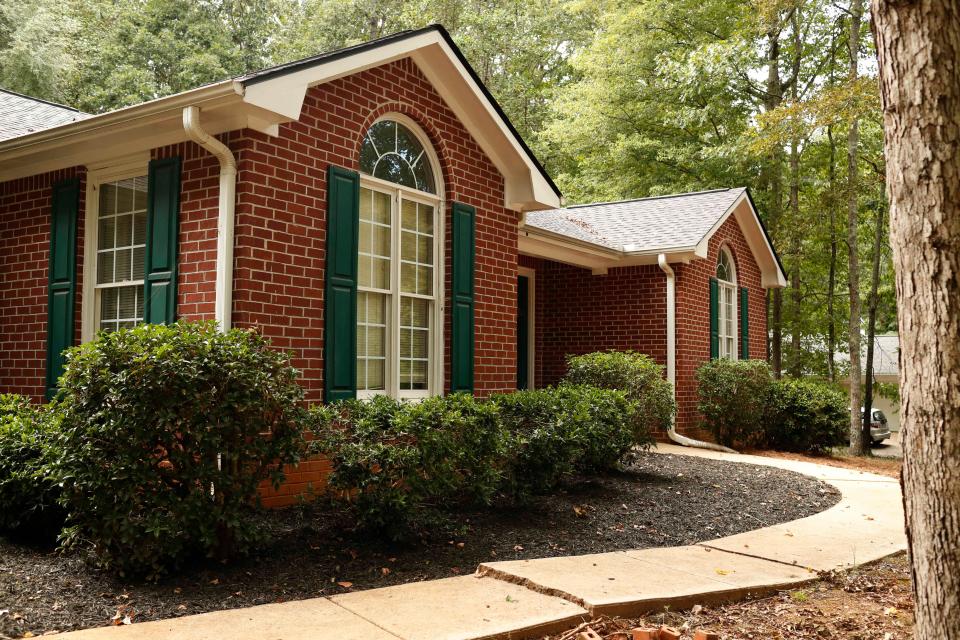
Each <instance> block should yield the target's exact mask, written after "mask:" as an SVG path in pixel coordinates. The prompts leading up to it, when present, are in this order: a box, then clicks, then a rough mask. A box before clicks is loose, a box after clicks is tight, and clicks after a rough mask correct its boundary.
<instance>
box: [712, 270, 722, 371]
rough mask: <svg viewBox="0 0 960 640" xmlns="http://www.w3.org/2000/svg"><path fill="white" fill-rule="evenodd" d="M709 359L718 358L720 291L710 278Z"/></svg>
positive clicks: (715, 281)
mask: <svg viewBox="0 0 960 640" xmlns="http://www.w3.org/2000/svg"><path fill="white" fill-rule="evenodd" d="M710 357H711V358H719V357H720V290H719V285H718V284H717V279H716V278H710Z"/></svg>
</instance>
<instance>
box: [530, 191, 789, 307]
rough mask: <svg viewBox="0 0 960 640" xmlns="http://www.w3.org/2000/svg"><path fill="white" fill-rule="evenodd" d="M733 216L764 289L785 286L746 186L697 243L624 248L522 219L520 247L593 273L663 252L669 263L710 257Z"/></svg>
mask: <svg viewBox="0 0 960 640" xmlns="http://www.w3.org/2000/svg"><path fill="white" fill-rule="evenodd" d="M730 216H734V217H735V218H736V220H737V224H739V225H740V229H741V231H742V233H743V235H744V238H745V239H746V241H747V245H748V246H749V247H750V251H751V252H752V253H753V256H754V259H755V260H756V261H757V265H758V266H759V267H760V284H761V286H763V288H765V289H775V288H782V287H785V286H786V284H787V280H786V276H785V275H784V272H783V267H782V266H781V265H780V259H779V257H778V256H777V254H776V252H775V251H774V249H773V244H772V243H771V242H770V237H769V235H768V234H767V231H766V229H765V228H764V226H763V223H762V222H761V220H760V216H759V215H758V214H757V210H756V208H755V207H754V205H753V199H752V198H751V197H750V192H749V191H747V190H744V192H743V195H741V196H740V197H738V198H737V199H736V200H735V201H734V202H733V204H732V205H730V207H728V208H727V210H726V211H725V212H724V214H723V215H722V216H720V218H719V219H718V220H717V222H716V223H715V224H714V225H713V227H712V228H711V229H710V230H709V231H708V232H707V233H706V234H705V235H704V236H703V238H701V240H700V241H699V242H698V243H697V244H695V245H691V246H682V247H657V248H639V247H634V246H631V245H626V246H624V247H622V248H621V249H613V248H610V247H605V246H603V245H599V244H593V243H590V242H585V241H583V240H578V239H575V238H571V237H569V236H565V235H563V234H559V233H554V232H551V231H547V230H546V229H541V228H539V227H531V226H527V225H525V224H523V223H522V222H521V226H520V235H519V242H518V245H519V247H518V248H519V251H520V253H522V254H524V255H528V256H532V257H535V258H545V259H547V260H553V261H554V262H562V263H564V264H569V265H573V266H576V267H581V268H584V269H590V270H591V271H592V272H593V273H594V274H605V273H607V271H608V270H610V269H613V268H616V267H629V266H634V265H645V264H657V261H658V258H659V256H660V254H664V255H665V256H666V259H667V262H669V263H674V264H675V263H688V262H691V261H693V260H699V259H704V258H706V257H707V251H708V248H709V244H710V240H711V239H712V238H713V236H714V234H716V232H717V230H718V229H720V227H721V226H723V223H724V222H726V221H727V220H728V219H729V218H730ZM678 224H682V221H678Z"/></svg>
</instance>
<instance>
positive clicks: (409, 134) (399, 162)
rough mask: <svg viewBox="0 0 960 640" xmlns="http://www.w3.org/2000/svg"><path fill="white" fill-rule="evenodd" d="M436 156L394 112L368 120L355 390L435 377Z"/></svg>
mask: <svg viewBox="0 0 960 640" xmlns="http://www.w3.org/2000/svg"><path fill="white" fill-rule="evenodd" d="M435 163H436V159H435V157H434V156H433V154H432V151H431V150H430V149H429V146H428V145H427V142H426V138H425V136H423V135H422V134H420V133H419V132H418V131H417V129H416V126H415V125H414V124H413V123H412V122H408V121H406V119H403V118H401V117H391V118H388V119H384V120H380V121H378V122H376V123H374V124H373V125H372V126H371V127H370V129H369V131H368V132H367V135H366V137H365V138H364V141H363V144H362V147H361V150H360V171H361V174H362V176H361V187H360V238H359V274H358V277H359V282H358V287H357V290H358V293H357V394H358V396H359V397H365V396H370V395H374V394H377V393H386V394H389V395H392V396H395V397H407V398H416V397H425V396H427V395H430V394H432V393H436V392H437V390H438V387H439V386H440V385H441V384H442V382H441V381H440V379H439V376H440V374H441V373H442V359H441V357H440V356H439V355H438V354H441V353H442V343H441V333H442V323H441V320H440V317H441V316H440V300H441V299H442V296H440V295H439V291H440V289H441V283H442V280H441V274H440V269H439V267H438V265H439V263H440V262H441V260H440V255H441V254H440V246H441V239H440V236H439V232H440V230H441V224H440V219H439V215H440V213H439V212H440V211H442V207H441V200H440V198H439V197H438V196H437V195H436V194H437V191H438V185H437V183H436V180H435V178H434V176H435V175H436V173H437V169H436V166H435Z"/></svg>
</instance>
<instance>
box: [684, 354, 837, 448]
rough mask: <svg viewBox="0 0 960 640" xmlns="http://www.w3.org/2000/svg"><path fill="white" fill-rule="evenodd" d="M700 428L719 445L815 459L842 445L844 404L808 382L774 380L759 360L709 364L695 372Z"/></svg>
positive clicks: (824, 387)
mask: <svg viewBox="0 0 960 640" xmlns="http://www.w3.org/2000/svg"><path fill="white" fill-rule="evenodd" d="M697 383H698V394H699V398H700V400H699V404H698V407H697V408H698V409H699V411H700V413H701V414H702V415H703V420H704V422H703V424H704V427H705V428H706V429H707V430H709V431H710V433H711V434H713V436H714V438H716V440H717V442H719V443H720V444H723V445H726V446H729V447H733V446H741V447H743V446H746V447H769V448H771V449H778V450H782V451H796V452H801V453H813V454H820V453H824V452H826V451H828V450H829V449H831V448H833V447H839V446H842V445H845V444H847V427H848V424H849V413H848V411H849V401H848V399H847V395H846V394H845V393H843V392H842V391H840V390H839V389H838V388H836V387H834V386H832V385H829V384H826V383H822V382H816V381H812V380H794V379H782V380H774V379H773V375H772V373H771V371H770V366H769V365H768V364H767V363H766V362H764V361H763V360H741V361H730V360H712V361H710V362H707V363H705V364H703V365H701V366H700V367H699V368H698V369H697Z"/></svg>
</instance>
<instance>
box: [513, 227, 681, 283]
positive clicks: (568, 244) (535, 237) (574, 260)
mask: <svg viewBox="0 0 960 640" xmlns="http://www.w3.org/2000/svg"><path fill="white" fill-rule="evenodd" d="M518 246H519V251H520V253H522V254H524V255H529V256H533V257H535V258H545V259H547V260H553V261H554V262H562V263H564V264H570V265H573V266H576V267H582V268H584V269H591V270H592V271H593V272H594V273H595V274H602V273H606V272H607V271H608V270H609V269H614V268H617V267H633V266H640V265H652V264H657V259H658V256H659V255H660V254H666V256H667V261H668V262H671V263H687V262H690V261H691V260H694V259H696V257H697V256H696V255H695V253H694V247H675V248H672V249H659V250H649V251H647V250H644V251H632V252H627V251H618V250H616V249H609V248H606V247H601V246H600V245H595V244H591V243H589V242H584V241H582V240H576V239H574V238H570V237H569V236H564V235H562V234H558V233H553V232H551V231H547V230H545V229H539V228H537V227H529V226H525V227H523V228H521V229H520V236H519V244H518Z"/></svg>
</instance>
